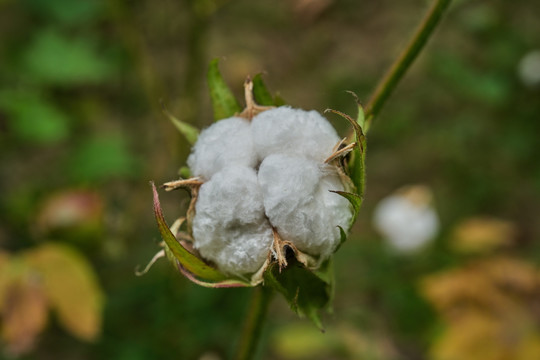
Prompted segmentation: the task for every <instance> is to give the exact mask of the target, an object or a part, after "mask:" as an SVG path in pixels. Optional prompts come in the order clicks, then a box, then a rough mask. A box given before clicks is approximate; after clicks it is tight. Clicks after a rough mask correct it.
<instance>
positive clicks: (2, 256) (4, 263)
mask: <svg viewBox="0 0 540 360" xmlns="http://www.w3.org/2000/svg"><path fill="white" fill-rule="evenodd" d="M9 261H10V258H9V254H8V253H7V252H5V251H2V250H0V312H1V311H2V305H3V303H4V296H5V294H6V293H7V287H8V285H9V276H7V274H8V266H9Z"/></svg>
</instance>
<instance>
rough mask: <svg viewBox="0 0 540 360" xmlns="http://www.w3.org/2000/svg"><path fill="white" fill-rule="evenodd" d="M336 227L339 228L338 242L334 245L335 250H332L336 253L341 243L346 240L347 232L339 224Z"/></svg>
mask: <svg viewBox="0 0 540 360" xmlns="http://www.w3.org/2000/svg"><path fill="white" fill-rule="evenodd" d="M338 228H339V244H338V246H337V247H336V250H334V253H336V252H337V251H338V250H339V248H340V247H341V245H343V243H344V242H345V241H347V233H346V232H345V230H343V228H342V227H341V226H338Z"/></svg>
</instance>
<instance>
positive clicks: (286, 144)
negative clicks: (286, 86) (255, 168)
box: [251, 106, 340, 162]
mask: <svg viewBox="0 0 540 360" xmlns="http://www.w3.org/2000/svg"><path fill="white" fill-rule="evenodd" d="M251 132H252V134H253V143H254V146H255V150H256V151H257V155H258V156H259V160H263V159H264V158H265V157H267V156H268V155H270V154H279V153H283V154H289V155H299V156H305V157H307V158H310V159H313V160H316V161H320V162H323V161H324V160H325V159H326V158H328V156H330V155H331V154H332V149H333V148H334V146H335V145H336V144H337V143H338V141H339V140H340V139H339V137H338V135H337V133H336V130H334V128H333V127H332V125H330V123H329V122H328V120H326V119H325V118H324V117H323V116H321V115H320V114H319V113H318V112H316V111H305V110H301V109H292V108H290V107H288V106H281V107H278V108H275V109H271V110H267V111H265V112H262V113H260V114H259V115H257V116H255V117H254V118H253V120H252V125H251Z"/></svg>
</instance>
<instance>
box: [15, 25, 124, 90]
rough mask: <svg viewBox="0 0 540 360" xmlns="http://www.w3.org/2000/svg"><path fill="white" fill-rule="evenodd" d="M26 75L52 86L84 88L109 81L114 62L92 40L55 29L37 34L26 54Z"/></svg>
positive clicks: (24, 61)
mask: <svg viewBox="0 0 540 360" xmlns="http://www.w3.org/2000/svg"><path fill="white" fill-rule="evenodd" d="M22 64H23V66H24V68H25V70H24V71H25V73H26V75H28V76H31V77H32V78H33V79H37V80H39V81H42V82H45V83H48V84H53V85H85V84H88V83H99V82H102V81H104V80H107V79H109V76H110V75H111V73H112V70H113V69H112V66H111V63H110V62H109V61H108V60H107V59H105V58H103V57H102V56H100V55H99V52H98V49H97V47H96V44H94V42H93V41H91V40H90V39H85V38H70V37H67V36H65V35H63V34H61V33H60V32H59V31H56V30H44V31H40V32H38V33H37V35H36V37H35V38H34V39H33V40H32V42H31V43H30V45H29V46H28V48H27V51H26V52H25V53H24V56H23V59H22Z"/></svg>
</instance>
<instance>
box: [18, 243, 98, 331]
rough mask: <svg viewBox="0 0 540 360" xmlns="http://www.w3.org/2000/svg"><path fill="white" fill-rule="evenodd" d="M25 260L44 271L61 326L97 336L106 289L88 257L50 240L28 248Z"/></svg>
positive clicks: (48, 295) (52, 305)
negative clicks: (99, 282) (102, 286)
mask: <svg viewBox="0 0 540 360" xmlns="http://www.w3.org/2000/svg"><path fill="white" fill-rule="evenodd" d="M25 260H26V261H27V263H28V264H29V265H30V266H32V267H33V268H34V269H36V270H37V271H39V272H40V273H41V275H42V277H43V286H44V289H45V292H46V295H47V298H48V300H49V302H50V304H51V307H52V308H53V309H55V310H56V312H57V315H58V318H59V320H60V323H61V324H62V326H64V327H65V328H66V329H67V330H68V331H69V332H70V333H72V334H73V335H75V336H77V337H79V338H80V339H82V340H86V341H92V340H95V339H96V338H97V336H98V335H99V333H100V330H101V317H102V310H103V293H102V290H101V288H100V286H99V284H98V282H97V279H96V275H95V273H94V271H93V269H92V267H91V266H90V264H89V263H88V262H87V261H86V259H85V258H84V257H83V256H82V255H81V254H79V253H78V252H76V251H75V250H73V249H71V248H69V247H67V246H65V245H60V244H54V243H48V244H44V245H42V246H41V247H39V248H36V249H33V250H30V251H28V252H27V253H26V254H25Z"/></svg>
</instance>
